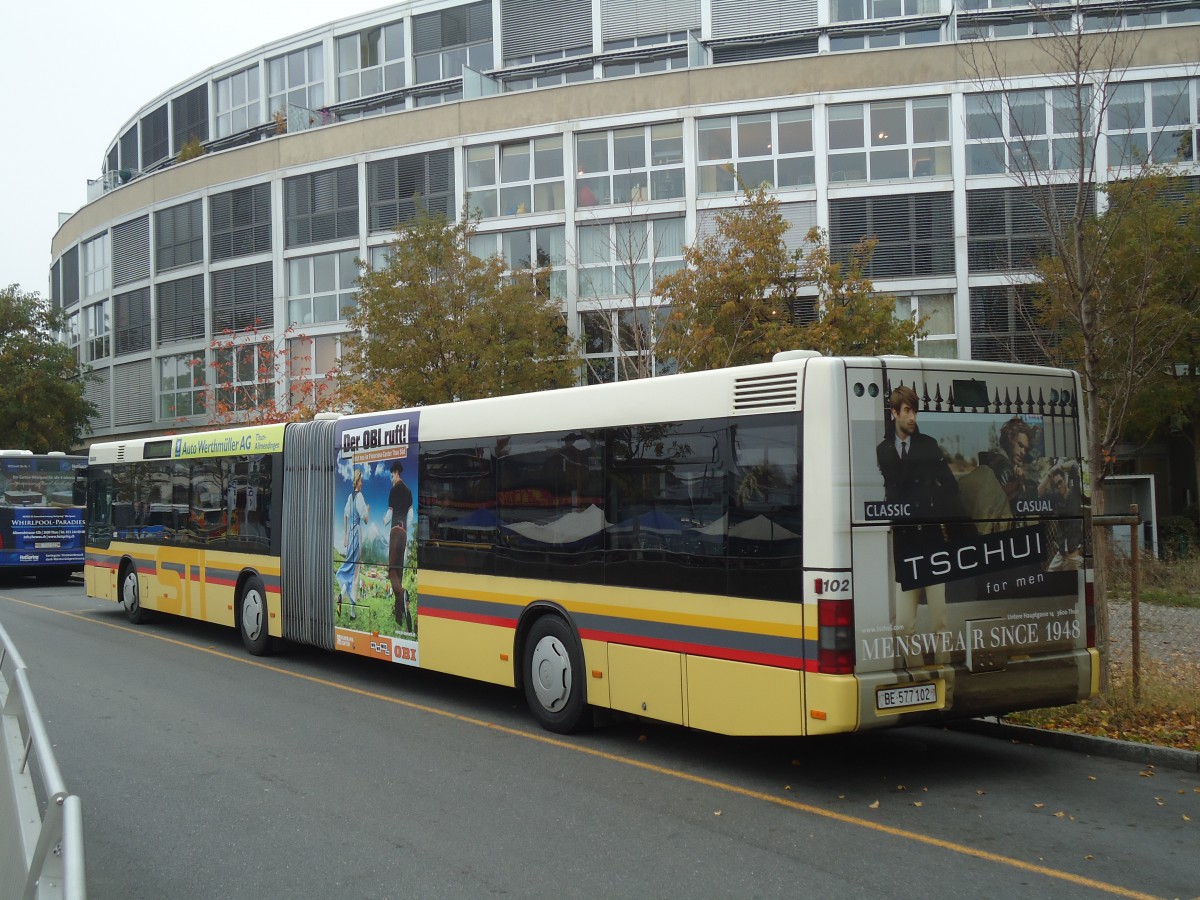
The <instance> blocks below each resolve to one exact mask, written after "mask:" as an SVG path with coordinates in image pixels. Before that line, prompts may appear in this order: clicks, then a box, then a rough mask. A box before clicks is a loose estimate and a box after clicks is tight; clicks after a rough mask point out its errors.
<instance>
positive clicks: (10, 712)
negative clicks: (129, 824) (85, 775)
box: [0, 626, 87, 900]
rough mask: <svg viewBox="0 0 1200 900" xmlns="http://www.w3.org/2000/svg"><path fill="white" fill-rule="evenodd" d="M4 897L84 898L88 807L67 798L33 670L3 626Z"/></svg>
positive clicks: (0, 887) (0, 864) (0, 801)
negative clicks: (32, 681) (40, 708)
mask: <svg viewBox="0 0 1200 900" xmlns="http://www.w3.org/2000/svg"><path fill="white" fill-rule="evenodd" d="M0 674H2V675H3V678H0V764H2V765H3V773H2V774H0V896H3V897H11V898H14V900H15V898H17V897H21V898H23V900H84V898H85V897H86V896H87V888H86V884H85V882H84V869H83V809H82V807H81V805H80V801H79V798H78V797H76V796H75V795H73V794H70V793H68V792H67V789H66V786H65V784H64V783H63V779H62V774H61V773H60V772H59V770H58V762H57V761H56V760H55V758H54V751H53V749H52V745H51V744H50V738H49V737H48V736H47V734H46V726H45V724H44V723H43V721H42V716H41V713H40V712H39V711H38V707H37V702H36V701H35V700H34V698H33V690H32V689H31V688H30V685H29V670H28V669H26V667H25V663H24V661H23V660H22V659H21V656H20V654H18V653H17V651H16V648H15V647H14V646H13V644H12V640H11V639H10V638H9V636H8V632H7V631H5V630H4V627H3V626H0Z"/></svg>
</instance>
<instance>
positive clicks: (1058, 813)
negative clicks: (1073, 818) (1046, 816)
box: [1054, 812, 1066, 819]
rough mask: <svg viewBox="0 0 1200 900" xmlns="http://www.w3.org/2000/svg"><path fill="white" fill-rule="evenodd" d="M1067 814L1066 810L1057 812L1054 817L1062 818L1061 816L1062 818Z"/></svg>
mask: <svg viewBox="0 0 1200 900" xmlns="http://www.w3.org/2000/svg"><path fill="white" fill-rule="evenodd" d="M1065 815H1066V813H1065V812H1056V813H1055V814H1054V818H1056V819H1061V818H1062V817H1063V816H1065Z"/></svg>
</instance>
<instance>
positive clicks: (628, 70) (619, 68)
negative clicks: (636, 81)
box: [603, 50, 688, 78]
mask: <svg viewBox="0 0 1200 900" xmlns="http://www.w3.org/2000/svg"><path fill="white" fill-rule="evenodd" d="M687 67H688V52H687V50H676V51H675V52H673V53H667V52H663V53H657V54H654V55H653V56H651V57H650V58H648V59H618V60H614V61H612V62H606V63H605V64H604V68H603V72H604V77H605V78H621V77H624V76H626V75H652V74H654V73H655V72H667V71H672V70H674V69H686V68H687Z"/></svg>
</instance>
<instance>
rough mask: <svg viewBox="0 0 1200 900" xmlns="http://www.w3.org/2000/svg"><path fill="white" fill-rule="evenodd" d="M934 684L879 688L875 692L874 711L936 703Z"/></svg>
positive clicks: (936, 696)
mask: <svg viewBox="0 0 1200 900" xmlns="http://www.w3.org/2000/svg"><path fill="white" fill-rule="evenodd" d="M937 699H938V694H937V685H936V684H906V685H904V686H903V687H890V688H879V689H878V690H876V691H875V708H876V709H904V708H905V707H906V706H926V705H928V704H930V703H937Z"/></svg>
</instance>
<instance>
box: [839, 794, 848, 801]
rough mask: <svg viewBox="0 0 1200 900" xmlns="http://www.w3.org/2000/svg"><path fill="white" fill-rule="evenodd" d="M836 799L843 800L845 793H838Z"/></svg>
mask: <svg viewBox="0 0 1200 900" xmlns="http://www.w3.org/2000/svg"><path fill="white" fill-rule="evenodd" d="M838 799H839V800H845V799H846V795H845V794H838Z"/></svg>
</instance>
